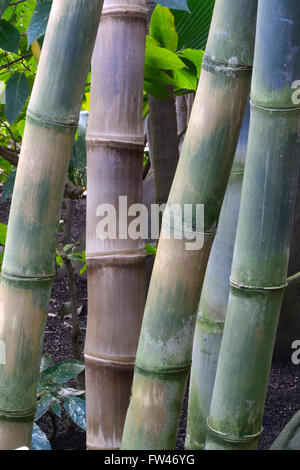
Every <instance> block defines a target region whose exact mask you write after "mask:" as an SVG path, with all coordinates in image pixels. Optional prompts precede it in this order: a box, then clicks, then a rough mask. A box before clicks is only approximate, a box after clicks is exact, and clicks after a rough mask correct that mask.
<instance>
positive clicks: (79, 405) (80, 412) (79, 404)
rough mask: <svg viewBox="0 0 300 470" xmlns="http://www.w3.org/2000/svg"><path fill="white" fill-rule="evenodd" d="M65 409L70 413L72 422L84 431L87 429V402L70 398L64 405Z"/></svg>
mask: <svg viewBox="0 0 300 470" xmlns="http://www.w3.org/2000/svg"><path fill="white" fill-rule="evenodd" d="M64 408H65V410H66V411H67V413H69V415H70V417H71V419H72V421H74V423H75V424H77V426H79V427H80V428H82V429H84V430H85V429H86V419H85V416H86V411H85V400H82V399H81V398H78V397H72V398H68V399H67V400H66V401H65V403H64Z"/></svg>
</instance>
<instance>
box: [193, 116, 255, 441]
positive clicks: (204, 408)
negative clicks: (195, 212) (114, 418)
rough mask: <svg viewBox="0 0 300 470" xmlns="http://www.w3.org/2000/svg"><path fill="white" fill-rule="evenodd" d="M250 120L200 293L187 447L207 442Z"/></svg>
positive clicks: (241, 143) (235, 165)
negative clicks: (208, 421)
mask: <svg viewBox="0 0 300 470" xmlns="http://www.w3.org/2000/svg"><path fill="white" fill-rule="evenodd" d="M249 120H250V107H248V108H247V112H246V114H245V118H244V122H243V127H242V130H241V135H240V139H239V143H238V147H237V151H236V155H235V159H234V163H233V166H232V170H231V173H230V178H229V182H228V187H227V190H226V194H225V198H224V202H223V206H222V210H221V213H220V219H219V224H218V230H217V234H216V237H215V240H214V243H213V246H212V249H211V253H210V257H209V261H208V264H207V269H206V273H205V278H204V282H203V288H202V292H201V298H200V303H199V309H198V310H199V311H198V315H197V321H196V329H195V335H194V344H193V356H192V370H191V378H190V389H189V408H188V420H187V432H186V442H185V446H186V448H187V449H204V446H205V441H206V421H207V417H208V415H209V409H210V402H211V397H212V392H213V387H214V383H215V376H216V370H217V363H218V357H219V352H220V346H221V340H222V335H223V329H224V323H225V315H226V310H227V303H228V297H229V289H230V284H229V277H230V272H231V265H232V257H233V249H234V242H235V236H236V227H237V223H238V215H239V208H240V199H241V191H242V184H243V176H244V166H245V161H246V153H247V143H248V131H249Z"/></svg>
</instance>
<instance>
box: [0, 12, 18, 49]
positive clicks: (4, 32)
mask: <svg viewBox="0 0 300 470" xmlns="http://www.w3.org/2000/svg"><path fill="white" fill-rule="evenodd" d="M20 38H21V36H20V33H19V31H18V30H17V28H15V27H14V26H13V25H12V24H10V23H9V22H8V21H5V20H0V49H3V50H4V51H9V52H15V53H18V50H19V44H20Z"/></svg>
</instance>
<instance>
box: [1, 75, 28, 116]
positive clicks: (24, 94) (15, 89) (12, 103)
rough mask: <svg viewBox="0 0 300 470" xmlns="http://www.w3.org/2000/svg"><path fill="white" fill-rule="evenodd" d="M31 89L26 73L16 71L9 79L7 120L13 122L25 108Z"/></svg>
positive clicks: (6, 94)
mask: <svg viewBox="0 0 300 470" xmlns="http://www.w3.org/2000/svg"><path fill="white" fill-rule="evenodd" d="M29 93H30V90H29V85H28V81H27V79H26V76H25V74H24V73H15V74H14V75H12V77H11V78H10V79H9V80H8V82H7V85H6V89H5V97H6V106H5V117H6V119H7V121H8V122H9V123H10V124H12V123H13V122H15V120H16V119H17V117H18V115H19V114H20V112H21V111H22V109H23V108H24V106H25V104H26V101H27V98H28V96H29Z"/></svg>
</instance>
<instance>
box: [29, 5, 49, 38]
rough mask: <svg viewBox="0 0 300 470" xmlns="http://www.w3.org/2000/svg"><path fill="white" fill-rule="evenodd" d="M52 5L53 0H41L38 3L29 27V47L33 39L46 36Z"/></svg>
mask: <svg viewBox="0 0 300 470" xmlns="http://www.w3.org/2000/svg"><path fill="white" fill-rule="evenodd" d="M51 6H52V0H39V2H38V3H37V5H36V7H35V9H34V12H33V15H32V17H31V20H30V23H29V26H28V29H27V42H28V47H29V46H30V44H32V43H33V41H36V40H37V39H39V38H40V37H42V36H44V34H45V32H46V29H47V24H48V19H49V15H50V10H51Z"/></svg>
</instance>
